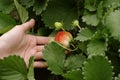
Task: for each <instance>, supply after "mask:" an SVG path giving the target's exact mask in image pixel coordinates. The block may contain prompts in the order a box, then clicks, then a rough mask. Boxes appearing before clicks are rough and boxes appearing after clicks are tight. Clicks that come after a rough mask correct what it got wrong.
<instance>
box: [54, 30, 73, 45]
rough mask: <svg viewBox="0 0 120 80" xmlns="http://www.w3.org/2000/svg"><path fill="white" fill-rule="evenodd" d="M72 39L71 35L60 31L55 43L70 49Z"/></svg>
mask: <svg viewBox="0 0 120 80" xmlns="http://www.w3.org/2000/svg"><path fill="white" fill-rule="evenodd" d="M72 39H73V37H72V35H71V33H70V32H67V31H59V32H58V33H57V34H56V36H55V41H56V42H59V43H61V44H62V45H63V46H65V47H69V45H70V41H71V40H72Z"/></svg>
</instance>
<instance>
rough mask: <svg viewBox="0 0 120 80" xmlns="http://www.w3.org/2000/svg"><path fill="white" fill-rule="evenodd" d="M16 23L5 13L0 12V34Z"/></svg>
mask: <svg viewBox="0 0 120 80" xmlns="http://www.w3.org/2000/svg"><path fill="white" fill-rule="evenodd" d="M15 25H16V22H15V20H14V19H13V18H12V17H11V16H9V15H7V14H3V13H0V34H3V33H5V32H7V31H8V30H10V29H11V28H13V27H14V26H15Z"/></svg>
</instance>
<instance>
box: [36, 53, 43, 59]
mask: <svg viewBox="0 0 120 80" xmlns="http://www.w3.org/2000/svg"><path fill="white" fill-rule="evenodd" d="M34 58H35V60H41V59H43V56H42V52H37V53H36V54H35V55H34Z"/></svg>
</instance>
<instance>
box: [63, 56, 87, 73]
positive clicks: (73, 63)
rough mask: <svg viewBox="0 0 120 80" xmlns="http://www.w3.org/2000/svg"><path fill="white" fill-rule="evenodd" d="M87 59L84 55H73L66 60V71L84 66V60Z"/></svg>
mask: <svg viewBox="0 0 120 80" xmlns="http://www.w3.org/2000/svg"><path fill="white" fill-rule="evenodd" d="M84 61H85V56H83V55H81V54H80V55H71V56H70V57H68V58H67V59H66V61H65V64H64V67H65V70H66V71H71V70H74V69H77V68H80V67H82V64H83V62H84Z"/></svg>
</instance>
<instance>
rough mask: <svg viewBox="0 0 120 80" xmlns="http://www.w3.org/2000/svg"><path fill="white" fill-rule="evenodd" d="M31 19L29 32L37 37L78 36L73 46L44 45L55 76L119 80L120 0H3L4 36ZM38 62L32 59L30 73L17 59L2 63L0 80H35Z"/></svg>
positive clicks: (68, 79) (67, 79)
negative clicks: (32, 23)
mask: <svg viewBox="0 0 120 80" xmlns="http://www.w3.org/2000/svg"><path fill="white" fill-rule="evenodd" d="M31 18H34V19H35V20H36V25H35V27H34V28H33V29H31V30H30V31H29V32H30V33H32V34H34V35H42V36H52V37H54V36H55V34H56V32H58V31H61V30H65V31H69V32H70V33H71V34H72V36H73V40H72V42H71V44H70V47H69V48H65V47H63V46H62V45H60V44H59V43H57V42H55V41H52V42H50V43H49V44H48V45H46V46H45V48H44V50H43V57H44V60H45V61H46V63H47V65H48V68H47V69H48V71H50V72H51V73H50V74H51V75H50V76H53V77H54V76H55V77H59V76H60V77H62V79H63V80H119V79H120V68H119V67H120V63H119V61H120V27H119V26H120V0H0V34H4V33H5V32H7V31H8V30H10V29H11V28H12V27H14V26H15V25H16V24H21V23H24V22H26V21H27V20H29V19H31ZM74 21H78V22H77V23H74ZM56 22H60V23H61V24H62V28H61V30H56V27H55V25H54V24H55V23H56ZM33 62H34V59H33V57H32V58H31V59H30V65H29V69H28V70H27V69H26V66H25V63H24V61H23V59H22V58H20V57H18V56H9V57H6V58H4V59H1V60H0V80H8V79H9V80H15V79H16V78H18V76H19V80H25V79H28V80H33V79H34V73H33V71H34V70H33ZM13 63H14V65H16V66H14V65H13ZM8 65H9V66H8ZM19 65H21V67H19ZM113 73H114V74H113ZM38 76H40V75H38ZM55 79H56V78H54V79H53V78H52V80H55ZM58 79H59V78H57V80H58ZM50 80H51V79H50ZM59 80H61V78H60V79H59Z"/></svg>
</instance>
